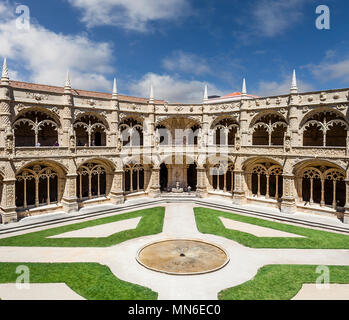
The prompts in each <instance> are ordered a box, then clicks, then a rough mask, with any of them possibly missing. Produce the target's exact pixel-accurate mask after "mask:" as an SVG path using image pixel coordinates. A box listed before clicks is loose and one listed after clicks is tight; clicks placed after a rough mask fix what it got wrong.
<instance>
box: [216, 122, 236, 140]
mask: <svg viewBox="0 0 349 320" xmlns="http://www.w3.org/2000/svg"><path fill="white" fill-rule="evenodd" d="M238 131H239V125H238V124H237V123H236V122H235V121H234V120H233V119H223V120H221V121H219V122H218V123H217V124H216V125H215V126H214V127H213V133H214V134H213V135H214V138H213V141H214V143H215V144H216V145H226V146H227V145H235V138H236V135H237V133H238Z"/></svg>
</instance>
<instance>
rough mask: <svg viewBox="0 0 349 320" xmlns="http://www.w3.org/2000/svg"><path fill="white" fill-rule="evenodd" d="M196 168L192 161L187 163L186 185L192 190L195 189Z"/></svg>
mask: <svg viewBox="0 0 349 320" xmlns="http://www.w3.org/2000/svg"><path fill="white" fill-rule="evenodd" d="M196 168H197V166H196V163H192V164H190V165H189V168H188V171H187V179H188V187H190V188H191V190H192V191H196V186H197V170H196Z"/></svg>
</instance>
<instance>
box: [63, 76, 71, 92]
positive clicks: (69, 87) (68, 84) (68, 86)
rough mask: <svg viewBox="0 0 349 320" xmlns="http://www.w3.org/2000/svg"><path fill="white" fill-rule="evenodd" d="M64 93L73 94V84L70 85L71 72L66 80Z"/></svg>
mask: <svg viewBox="0 0 349 320" xmlns="http://www.w3.org/2000/svg"><path fill="white" fill-rule="evenodd" d="M64 92H66V93H70V92H71V83H70V76H69V71H67V78H66V80H65V86H64Z"/></svg>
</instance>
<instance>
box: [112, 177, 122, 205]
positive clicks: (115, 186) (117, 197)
mask: <svg viewBox="0 0 349 320" xmlns="http://www.w3.org/2000/svg"><path fill="white" fill-rule="evenodd" d="M123 177H124V171H123V170H116V171H115V173H114V177H113V183H112V188H111V192H110V199H111V201H112V202H113V203H114V204H122V203H124V201H125V199H124V191H123Z"/></svg>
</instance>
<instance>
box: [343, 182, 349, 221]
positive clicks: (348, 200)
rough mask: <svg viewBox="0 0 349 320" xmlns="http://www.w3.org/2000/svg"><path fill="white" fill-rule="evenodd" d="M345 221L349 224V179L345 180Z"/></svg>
mask: <svg viewBox="0 0 349 320" xmlns="http://www.w3.org/2000/svg"><path fill="white" fill-rule="evenodd" d="M344 209H345V211H344V216H343V222H344V223H346V224H349V179H346V180H345V206H344Z"/></svg>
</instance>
